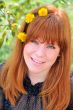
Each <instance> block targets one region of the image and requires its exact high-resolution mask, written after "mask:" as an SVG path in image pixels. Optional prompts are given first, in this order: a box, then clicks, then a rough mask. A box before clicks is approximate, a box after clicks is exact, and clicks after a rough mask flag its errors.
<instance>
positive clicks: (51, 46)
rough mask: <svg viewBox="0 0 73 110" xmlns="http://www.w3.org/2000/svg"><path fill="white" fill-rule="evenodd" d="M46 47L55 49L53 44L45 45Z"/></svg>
mask: <svg viewBox="0 0 73 110" xmlns="http://www.w3.org/2000/svg"><path fill="white" fill-rule="evenodd" d="M47 48H51V49H55V46H53V45H49V46H47Z"/></svg>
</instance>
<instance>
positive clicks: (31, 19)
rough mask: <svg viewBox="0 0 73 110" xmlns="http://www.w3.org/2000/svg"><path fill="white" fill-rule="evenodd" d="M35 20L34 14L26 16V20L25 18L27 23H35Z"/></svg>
mask: <svg viewBox="0 0 73 110" xmlns="http://www.w3.org/2000/svg"><path fill="white" fill-rule="evenodd" d="M34 18H35V16H34V14H33V13H29V14H27V15H26V18H25V22H26V23H30V22H32V21H33V19H34Z"/></svg>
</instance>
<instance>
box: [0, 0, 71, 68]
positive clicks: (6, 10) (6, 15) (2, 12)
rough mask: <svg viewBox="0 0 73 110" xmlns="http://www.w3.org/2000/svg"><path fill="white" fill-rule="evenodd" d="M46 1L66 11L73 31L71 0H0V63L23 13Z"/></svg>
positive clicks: (8, 52) (10, 46) (22, 18)
mask: <svg viewBox="0 0 73 110" xmlns="http://www.w3.org/2000/svg"><path fill="white" fill-rule="evenodd" d="M47 3H49V4H53V5H55V6H57V7H59V8H62V9H64V10H65V11H66V12H67V13H68V15H69V18H70V23H71V32H72V33H73V0H0V63H3V62H5V60H6V59H7V58H8V57H9V55H10V53H11V51H12V47H13V45H14V39H15V34H16V33H17V31H18V29H19V27H20V24H21V22H22V21H23V20H24V17H25V15H26V14H27V13H28V12H29V11H31V10H32V9H33V8H34V7H37V6H41V5H43V4H47ZM72 36H73V34H72ZM72 42H73V37H72ZM72 50H73V47H72ZM71 67H72V68H73V59H71Z"/></svg>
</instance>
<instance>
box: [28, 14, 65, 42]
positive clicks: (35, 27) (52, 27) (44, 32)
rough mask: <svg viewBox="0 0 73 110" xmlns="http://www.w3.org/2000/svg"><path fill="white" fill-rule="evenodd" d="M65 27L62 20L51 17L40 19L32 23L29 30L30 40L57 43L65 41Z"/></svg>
mask: <svg viewBox="0 0 73 110" xmlns="http://www.w3.org/2000/svg"><path fill="white" fill-rule="evenodd" d="M63 27H64V26H63V25H62V23H61V20H59V19H57V17H54V15H51V16H50V15H49V16H48V17H45V18H44V17H43V18H41V17H39V18H37V19H36V20H35V21H34V22H32V23H30V24H29V26H28V29H27V36H28V39H29V40H31V39H38V40H39V41H41V42H47V43H49V42H51V43H55V42H57V43H58V44H60V43H61V42H62V41H63Z"/></svg>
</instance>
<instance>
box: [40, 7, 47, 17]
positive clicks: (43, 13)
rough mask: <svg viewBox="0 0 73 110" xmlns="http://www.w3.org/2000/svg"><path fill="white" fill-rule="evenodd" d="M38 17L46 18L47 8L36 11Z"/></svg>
mask: <svg viewBox="0 0 73 110" xmlns="http://www.w3.org/2000/svg"><path fill="white" fill-rule="evenodd" d="M38 15H39V16H47V15H48V9H47V8H41V9H39V11H38Z"/></svg>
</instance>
